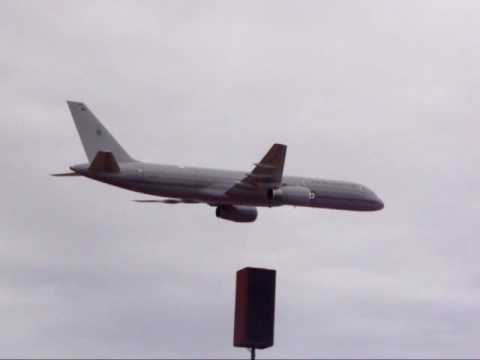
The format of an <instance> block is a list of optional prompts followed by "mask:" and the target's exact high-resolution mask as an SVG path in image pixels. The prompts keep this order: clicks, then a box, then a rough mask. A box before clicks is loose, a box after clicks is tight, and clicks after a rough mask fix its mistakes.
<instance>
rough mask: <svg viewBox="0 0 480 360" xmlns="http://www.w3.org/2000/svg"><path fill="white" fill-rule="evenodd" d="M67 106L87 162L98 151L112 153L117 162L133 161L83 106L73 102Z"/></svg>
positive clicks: (90, 160)
mask: <svg viewBox="0 0 480 360" xmlns="http://www.w3.org/2000/svg"><path fill="white" fill-rule="evenodd" d="M67 104H68V107H69V109H70V112H71V113H72V117H73V121H74V122H75V126H76V127H77V131H78V134H79V135H80V139H81V140H82V144H83V148H84V149H85V153H86V154H87V158H88V161H89V162H93V160H94V159H95V156H96V155H97V153H98V152H99V151H102V152H110V153H112V154H113V156H114V157H115V159H116V160H117V161H118V162H131V161H134V160H133V159H132V158H131V157H130V155H128V153H127V152H126V151H125V150H124V149H123V148H122V146H121V145H120V144H119V143H118V142H117V140H115V138H114V137H113V136H112V134H110V132H109V131H108V130H107V129H106V128H105V127H104V126H103V125H102V124H101V123H100V121H98V119H97V118H96V117H95V115H93V113H92V112H91V111H90V109H88V107H87V106H86V105H85V104H83V103H81V102H75V101H67Z"/></svg>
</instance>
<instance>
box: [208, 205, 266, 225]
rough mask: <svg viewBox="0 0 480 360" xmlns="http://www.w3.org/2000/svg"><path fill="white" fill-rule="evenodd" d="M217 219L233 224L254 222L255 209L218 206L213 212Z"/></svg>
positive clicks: (237, 206) (255, 217)
mask: <svg viewBox="0 0 480 360" xmlns="http://www.w3.org/2000/svg"><path fill="white" fill-rule="evenodd" d="M215 215H216V216H217V217H218V218H222V219H225V220H230V221H234V222H245V223H246V222H254V221H255V220H256V219H257V215H258V213H257V209H256V208H254V207H251V206H239V205H220V206H218V207H217V210H216V211H215Z"/></svg>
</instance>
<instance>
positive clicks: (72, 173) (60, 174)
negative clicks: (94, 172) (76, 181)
mask: <svg viewBox="0 0 480 360" xmlns="http://www.w3.org/2000/svg"><path fill="white" fill-rule="evenodd" d="M50 176H57V177H61V176H80V175H79V174H77V173H74V172H68V173H57V174H50Z"/></svg>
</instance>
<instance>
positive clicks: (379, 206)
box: [375, 196, 385, 210]
mask: <svg viewBox="0 0 480 360" xmlns="http://www.w3.org/2000/svg"><path fill="white" fill-rule="evenodd" d="M384 207H385V204H384V203H383V201H382V200H381V199H380V198H379V197H378V196H377V197H376V199H375V210H382V209H383V208H384Z"/></svg>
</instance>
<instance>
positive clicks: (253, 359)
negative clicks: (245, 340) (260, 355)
mask: <svg viewBox="0 0 480 360" xmlns="http://www.w3.org/2000/svg"><path fill="white" fill-rule="evenodd" d="M250 360H255V348H254V347H252V348H251V349H250Z"/></svg>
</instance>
